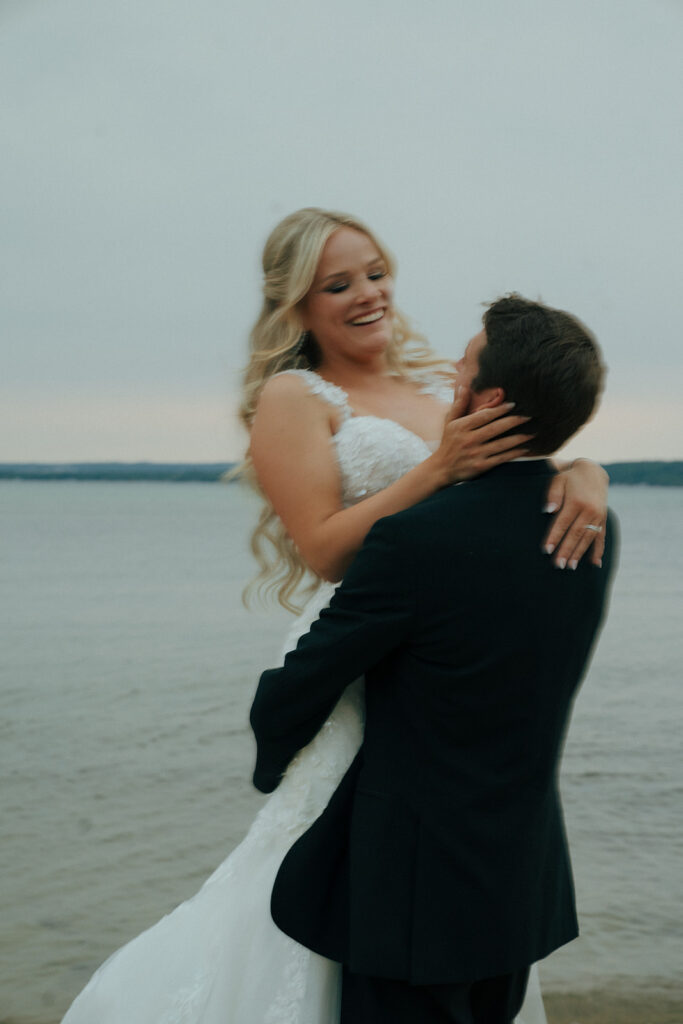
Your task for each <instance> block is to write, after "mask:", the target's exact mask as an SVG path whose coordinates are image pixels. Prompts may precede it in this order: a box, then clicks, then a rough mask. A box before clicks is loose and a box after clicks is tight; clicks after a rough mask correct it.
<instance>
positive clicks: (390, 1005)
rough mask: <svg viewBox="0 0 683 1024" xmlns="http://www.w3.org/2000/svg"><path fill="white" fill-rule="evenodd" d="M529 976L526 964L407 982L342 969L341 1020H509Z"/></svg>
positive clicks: (462, 1023)
mask: <svg viewBox="0 0 683 1024" xmlns="http://www.w3.org/2000/svg"><path fill="white" fill-rule="evenodd" d="M528 980H529V968H528V967H527V968H525V969H524V970H521V971H516V972H515V973H514V974H503V975H501V976H500V977H498V978H486V979H483V980H481V981H473V982H462V983H456V984H452V985H409V984H408V982H406V981H389V980H387V979H386V978H368V977H366V976H365V975H362V974H352V973H351V971H349V970H348V969H347V968H346V967H344V971H343V980H342V1007H341V1024H512V1021H513V1020H514V1018H515V1017H516V1016H517V1013H518V1012H519V1010H520V1007H521V1005H522V1003H523V1002H524V993H525V992H526V986H527V981H528Z"/></svg>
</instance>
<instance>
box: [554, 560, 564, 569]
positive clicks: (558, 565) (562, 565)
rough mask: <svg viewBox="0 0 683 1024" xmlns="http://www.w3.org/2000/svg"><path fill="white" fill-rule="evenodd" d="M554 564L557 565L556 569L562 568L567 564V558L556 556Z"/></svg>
mask: <svg viewBox="0 0 683 1024" xmlns="http://www.w3.org/2000/svg"><path fill="white" fill-rule="evenodd" d="M555 565H556V566H557V568H558V569H564V568H565V567H566V565H567V559H566V558H558V560H557V561H556V562H555Z"/></svg>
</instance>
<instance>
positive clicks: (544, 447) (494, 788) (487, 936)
mask: <svg viewBox="0 0 683 1024" xmlns="http://www.w3.org/2000/svg"><path fill="white" fill-rule="evenodd" d="M603 375H604V370H603V366H602V363H601V360H600V355H599V351H598V348H597V345H596V343H595V341H594V339H593V338H592V336H591V335H590V334H589V333H588V332H587V331H586V329H585V328H584V327H583V326H582V325H581V324H580V323H579V322H578V321H576V320H575V319H574V318H573V317H571V316H569V315H568V314H567V313H562V312H560V311H557V310H553V309H549V308H547V307H545V306H542V305H540V304H538V303H534V302H528V301H527V300H525V299H522V298H521V297H519V296H517V295H512V296H509V297H507V298H504V299H500V300H499V301H498V302H495V303H494V304H493V305H492V306H491V307H490V308H489V309H488V310H487V312H486V313H485V315H484V330H483V331H481V332H480V334H478V335H476V336H475V337H474V338H473V339H472V340H471V341H470V343H469V345H468V346H467V350H466V353H465V355H464V357H463V359H462V360H461V361H460V363H459V364H458V383H459V384H461V385H465V386H469V387H470V388H471V394H472V400H471V405H470V410H469V411H474V410H476V409H478V408H483V407H485V406H492V405H497V404H499V403H500V402H503V401H508V400H512V401H515V402H516V403H517V411H519V412H520V413H522V414H525V415H528V416H530V417H532V419H531V423H530V426H529V427H528V428H525V429H528V430H529V432H530V433H531V432H533V433H534V435H535V436H534V440H533V441H532V442H531V444H530V445H529V447H530V449H531V454H532V455H533V456H534V458H531V459H525V460H521V461H519V460H518V461H515V462H511V463H508V464H506V465H503V466H499V467H497V468H495V469H493V470H491V471H490V472H488V473H486V474H485V475H483V476H481V477H479V478H477V479H475V480H472V481H469V482H467V483H464V484H462V485H459V486H457V487H448V488H446V489H445V490H443V491H441V492H439V493H438V494H436V495H435V496H434V497H432V498H430V499H428V500H427V501H424V502H422V503H421V504H419V505H417V506H415V507H413V508H411V509H408V510H407V511H405V512H401V513H399V514H398V515H394V516H391V517H389V518H387V519H384V520H381V521H380V522H378V523H377V524H376V525H375V526H374V527H373V529H372V530H371V531H370V534H369V535H368V537H367V540H366V542H365V544H364V546H363V548H362V549H361V551H360V552H359V554H358V556H357V558H356V559H355V561H354V563H353V565H352V566H351V568H350V570H349V571H348V573H347V575H346V577H345V579H344V582H343V584H342V585H341V586H340V587H339V589H338V590H337V592H336V594H335V596H334V598H333V600H332V602H331V605H330V607H329V609H327V610H325V611H323V612H322V614H321V616H320V619H319V620H318V621H317V622H316V623H315V624H314V625H313V627H312V629H311V631H310V633H309V634H308V635H307V636H305V637H303V638H302V639H301V640H300V641H299V644H298V647H297V648H296V650H295V651H294V652H292V653H290V654H289V655H288V656H287V658H286V660H285V664H284V667H283V668H281V669H276V670H271V671H268V672H265V673H264V674H263V676H262V677H261V681H260V684H259V687H258V691H257V694H256V698H255V700H254V704H253V708H252V712H251V722H252V726H253V729H254V732H255V734H256V739H257V748H258V750H257V762H256V769H255V772H254V783H255V785H256V786H257V787H258V788H259V789H261V790H263V791H264V792H271V791H272V790H273V789H275V788H276V787H277V785H278V783H279V781H280V778H281V776H282V773H283V772H284V771H285V769H286V767H287V765H288V763H289V762H290V760H291V759H292V757H293V756H294V754H295V753H296V752H297V751H298V750H299V749H300V748H301V747H303V746H305V745H306V744H307V743H308V742H309V741H310V740H311V739H312V738H313V737H314V736H315V734H316V733H317V731H318V730H319V729H320V727H321V726H322V725H323V723H324V722H325V720H326V719H327V717H328V716H329V714H330V712H331V711H332V709H333V707H334V705H335V703H336V701H337V700H338V699H339V697H340V696H341V694H342V692H343V691H344V688H345V687H346V686H347V685H348V684H349V683H351V682H352V681H353V680H354V679H356V678H357V677H358V676H361V675H365V679H366V686H365V699H366V724H365V738H364V742H363V745H362V747H361V749H360V751H359V753H358V755H357V756H356V758H355V760H354V762H353V764H352V765H351V767H350V768H349V770H348V772H347V773H346V775H345V777H344V779H343V780H342V782H341V784H340V786H339V788H338V789H337V791H336V793H335V794H334V796H333V797H332V799H331V801H330V803H329V804H328V806H327V808H326V810H325V811H324V812H323V814H322V815H321V817H320V818H319V819H318V820H317V821H316V822H315V824H314V825H313V826H312V828H311V829H309V831H308V832H306V833H305V834H304V835H303V836H302V837H301V838H300V839H299V840H298V842H297V843H295V845H294V846H293V847H292V849H291V850H290V852H289V853H288V855H287V857H286V858H285V861H284V863H283V865H282V867H281V868H280V872H279V874H278V877H277V880H276V883H275V888H274V892H273V899H272V912H273V918H274V920H275V922H276V924H277V925H278V926H279V927H280V928H281V929H282V930H283V931H284V932H286V933H287V934H288V935H291V936H292V937H293V938H295V939H297V940H298V941H299V942H300V943H302V944H303V945H304V946H307V947H308V948H310V949H312V950H314V951H316V952H318V953H320V954H322V955H323V956H325V957H328V958H330V959H332V960H337V961H340V962H341V963H342V964H343V968H344V970H343V983H342V1015H341V1020H342V1022H343V1024H366V1022H367V1024H370V1022H372V1024H380V1022H381V1024H400V1022H406V1024H407V1022H411V1024H418V1022H419V1024H437V1022H438V1024H445V1022H454V1024H508V1022H510V1021H512V1019H513V1018H514V1016H515V1015H516V1013H517V1011H518V1010H519V1008H520V1006H521V1004H522V1001H523V997H524V991H525V987H526V982H527V977H528V970H529V965H530V964H532V963H534V962H535V961H537V960H540V959H541V958H543V957H545V956H547V955H548V954H549V953H550V952H551V951H552V950H554V949H556V948H557V947H558V946H561V945H562V944H563V943H565V942H568V941H569V940H571V939H573V938H574V937H575V936H576V935H577V921H576V913H575V907H574V893H573V886H572V877H571V868H570V863H569V854H568V851H567V844H566V838H565V832H564V826H563V819H562V810H561V806H560V799H559V794H558V790H557V770H558V761H559V757H560V753H561V749H562V743H563V739H564V734H565V730H566V727H567V722H568V719H569V715H570V711H571V707H572V700H573V697H574V694H575V691H576V688H577V686H578V684H579V681H580V679H581V677H582V675H583V672H584V670H585V667H586V664H587V661H588V659H589V656H590V653H591V648H592V646H593V643H594V641H595V637H596V634H597V631H598V628H599V626H600V622H601V619H602V615H603V610H604V607H605V600H606V593H607V588H608V582H609V579H610V572H611V562H612V559H613V546H614V539H613V535H612V530H613V525H612V523H611V521H609V522H608V525H607V536H606V546H605V553H604V561H603V568H602V569H601V570H600V569H598V568H596V567H595V566H593V565H591V564H589V563H588V560H587V559H583V560H582V561H581V562H580V564H579V565H578V567H577V568H576V569H575V571H565V572H562V571H560V570H558V569H556V568H555V567H554V566H553V565H552V563H551V562H550V560H549V559H548V558H547V556H545V555H544V554H543V552H542V550H541V545H542V539H543V535H544V531H545V523H544V518H543V515H542V514H541V513H540V512H539V509H541V508H542V505H543V498H544V495H545V492H546V490H547V487H548V482H549V479H550V477H551V475H552V473H553V472H554V470H553V467H552V465H551V464H550V463H549V462H548V461H546V459H545V458H542V457H541V456H546V455H550V454H551V453H553V452H554V451H555V450H556V449H558V448H559V447H560V446H561V445H562V444H564V442H565V441H566V440H567V438H568V437H570V436H571V435H572V434H573V433H574V432H575V431H576V430H578V429H579V428H580V427H581V426H582V425H583V423H585V422H586V420H587V419H588V418H589V417H590V415H591V413H592V412H593V409H594V407H595V406H596V403H597V401H598V398H599V394H600V390H601V387H602V380H603ZM586 528H587V529H597V526H596V524H590V525H589V526H587V527H586Z"/></svg>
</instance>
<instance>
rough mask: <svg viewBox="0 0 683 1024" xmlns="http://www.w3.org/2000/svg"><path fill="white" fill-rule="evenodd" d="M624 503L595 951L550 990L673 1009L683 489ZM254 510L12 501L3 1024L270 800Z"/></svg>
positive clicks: (584, 821)
mask: <svg viewBox="0 0 683 1024" xmlns="http://www.w3.org/2000/svg"><path fill="white" fill-rule="evenodd" d="M612 505H613V507H614V508H615V510H616V511H617V514H618V515H619V518H620V521H621V530H622V555H621V565H620V569H619V572H618V575H617V580H616V585H615V589H614V594H613V599H612V608H611V612H610V616H609V619H608V622H607V626H606V628H605V630H604V633H603V636H602V639H601V642H600V646H599V648H598V651H597V654H596V656H595V659H594V662H593V665H592V668H591V670H590V673H589V676H588V678H587V680H586V682H585V684H584V688H583V690H582V692H581V694H580V696H579V699H578V701H577V706H576V711H575V715H574V721H573V724H572V728H571V731H570V735H569V741H568V744H567V750H566V754H565V759H564V766H563V772H562V779H563V783H562V785H563V793H564V799H565V809H566V816H567V825H568V831H569V836H570V842H571V846H572V850H573V856H574V866H575V873H576V882H577V896H578V904H579V916H580V920H581V926H582V936H581V938H580V939H579V940H578V941H577V942H575V943H572V944H571V945H570V946H568V947H566V948H565V949H562V950H560V951H558V952H557V953H555V954H554V955H553V956H552V957H550V958H549V959H548V960H547V961H546V962H545V963H544V964H543V965H542V968H541V978H542V983H543V985H544V988H545V989H546V990H547V991H549V992H553V991H554V992H571V991H574V992H581V991H587V990H590V989H598V990H604V991H609V990H612V991H619V992H620V993H622V994H623V993H624V992H630V991H632V992H633V993H634V997H635V996H636V994H640V995H641V996H642V995H643V994H644V993H650V994H651V996H652V999H653V1001H656V998H657V996H658V995H662V994H664V993H669V994H676V995H683V979H682V976H681V975H682V972H681V965H683V920H682V915H681V903H682V901H681V897H682V896H683V769H682V758H681V722H682V720H683V686H682V685H681V671H680V666H681V663H682V662H683V617H682V615H681V612H682V610H683V489H676V488H670V489H667V488H627V487H614V488H613V489H612ZM256 508H257V505H256V502H255V499H254V498H253V497H252V496H250V495H249V494H248V493H246V492H245V491H243V490H242V489H241V488H239V487H238V486H235V485H232V486H220V485H211V484H184V485H172V484H163V483H161V484H148V483H135V484H113V483H63V484H62V483H28V482H12V483H3V484H0V520H1V525H2V538H3V539H2V549H1V550H0V571H1V573H0V575H1V579H2V591H1V598H0V613H1V616H2V618H1V621H2V632H3V639H2V658H1V672H2V679H1V684H2V685H1V690H0V710H1V715H0V723H1V724H0V730H1V731H0V736H1V739H2V755H3V785H2V788H1V789H0V821H1V822H2V829H3V833H4V835H3V842H2V849H3V867H2V873H3V877H2V916H1V919H0V961H1V974H0V1021H1V1022H5V1021H12V1022H13V1024H14V1022H17V1024H19V1022H20V1024H55V1022H57V1021H58V1020H60V1018H61V1015H62V1013H63V1012H64V1011H65V1009H66V1007H67V1006H68V1004H69V1002H70V1001H71V999H72V998H73V997H74V996H75V994H76V993H77V992H78V990H79V989H80V988H81V987H82V986H83V985H84V983H85V982H86V981H87V979H88V977H89V976H90V974H91V973H92V971H93V969H94V968H95V967H96V966H97V965H98V964H99V963H100V962H101V961H102V960H103V959H104V958H105V957H106V956H107V955H108V954H109V953H110V952H111V951H112V950H113V949H115V948H116V947H117V946H119V945H121V944H122V943H123V942H125V941H126V940H127V939H129V938H131V937H132V936H133V935H135V934H136V933H137V932H139V931H141V930H142V929H143V928H145V927H147V926H148V925H150V924H152V923H153V922H154V921H155V920H157V919H158V918H159V917H161V916H162V915H163V914H165V913H167V912H168V911H169V910H170V909H172V908H173V907H174V906H175V905H176V904H177V903H178V902H180V901H181V900H183V899H185V898H186V897H188V896H190V895H191V894H192V893H193V892H194V891H195V890H196V889H197V888H199V886H200V885H201V883H202V882H203V880H204V879H205V878H206V877H207V875H208V874H209V873H210V872H211V871H212V870H213V869H214V868H215V867H216V866H217V865H218V863H219V862H220V861H222V860H223V859H224V857H225V856H226V855H227V853H228V852H229V851H230V849H231V848H232V847H233V846H234V845H235V844H236V843H237V842H239V840H240V838H241V836H242V835H243V834H244V832H245V830H246V827H247V825H248V823H249V821H250V820H251V818H252V817H253V815H254V812H255V811H256V809H257V808H258V807H259V806H260V804H261V802H262V801H263V799H264V798H263V797H261V796H260V795H259V794H257V793H256V792H255V791H254V790H253V789H252V788H251V785H250V781H249V780H250V773H251V767H252V760H253V747H252V742H251V738H250V735H249V732H248V729H247V724H246V723H247V711H248V707H249V704H250V700H251V695H252V692H253V689H254V686H255V684H256V681H257V678H258V674H259V671H260V670H261V669H262V668H264V667H266V666H268V665H269V664H272V663H273V662H274V660H275V659H276V656H277V652H278V650H279V648H280V646H281V642H282V637H283V634H284V632H285V629H286V626H287V623H288V621H289V616H288V615H287V614H286V613H285V612H283V611H281V610H270V611H269V612H263V611H261V612H258V611H252V612H248V611H247V610H245V609H244V607H243V606H242V604H241V599H240V592H241V588H242V586H243V585H244V583H245V582H246V581H247V580H248V579H249V577H250V575H251V573H252V570H253V565H252V562H251V559H250V556H249V555H248V554H247V536H248V532H249V528H250V525H251V523H252V521H253V517H254V514H255V511H256ZM558 657H561V652H558ZM648 1019H649V1018H648ZM652 1020H653V1021H656V1020H657V1017H656V1015H655V1016H653V1017H652ZM94 1024H95V1022H94Z"/></svg>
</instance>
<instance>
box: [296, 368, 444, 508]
mask: <svg viewBox="0 0 683 1024" xmlns="http://www.w3.org/2000/svg"><path fill="white" fill-rule="evenodd" d="M284 372H285V373H291V374H294V375H296V376H297V377H299V378H300V379H301V380H303V381H304V383H305V384H306V386H307V388H308V389H309V390H310V391H311V392H312V393H313V394H315V395H318V396H319V397H320V398H322V399H324V401H326V402H328V403H329V404H330V405H333V406H335V408H337V409H339V411H340V413H341V422H340V425H339V429H338V430H337V432H336V433H335V434H334V436H333V438H332V442H333V444H334V448H335V454H336V456H337V462H338V465H339V474H340V477H341V485H342V502H343V505H344V507H345V508H348V507H349V505H355V504H356V502H358V501H362V500H363V498H368V497H370V496H371V495H373V494H377V493H378V492H379V491H382V490H384V488H385V487H389V485H390V484H393V483H394V482H395V481H396V480H398V479H399V478H400V477H402V476H403V475H404V474H405V473H407V472H408V471H409V470H411V469H413V468H414V467H415V466H417V465H419V464H420V462H423V461H424V460H425V459H426V458H427V457H428V456H429V455H431V453H432V451H433V450H434V447H436V445H437V444H438V439H435V440H434V442H433V446H432V445H430V444H429V443H428V442H427V441H425V440H424V439H423V438H421V437H419V436H418V435H417V434H414V433H413V431H412V430H408V428H407V427H404V426H402V425H401V424H400V423H397V422H396V421H395V420H390V419H384V418H383V417H381V416H368V415H358V416H357V415H356V414H355V413H354V411H353V409H352V408H351V404H350V402H349V397H348V395H347V394H346V392H345V391H344V390H343V389H342V388H340V387H338V386H337V385H336V384H331V383H330V382H329V381H327V380H325V379H324V378H323V377H321V376H320V375H319V374H317V373H315V372H314V371H313V370H285V371H284ZM415 380H416V382H417V383H418V384H419V386H420V390H421V391H422V392H423V393H424V394H432V395H434V397H436V398H438V399H439V400H441V401H443V402H444V403H447V402H450V401H452V397H453V391H452V388H450V387H449V386H448V385H447V384H445V383H444V382H442V381H440V380H438V379H437V378H435V377H434V376H433V375H430V376H415Z"/></svg>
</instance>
